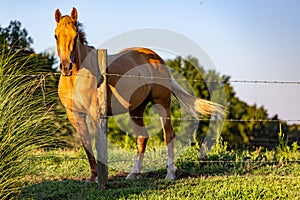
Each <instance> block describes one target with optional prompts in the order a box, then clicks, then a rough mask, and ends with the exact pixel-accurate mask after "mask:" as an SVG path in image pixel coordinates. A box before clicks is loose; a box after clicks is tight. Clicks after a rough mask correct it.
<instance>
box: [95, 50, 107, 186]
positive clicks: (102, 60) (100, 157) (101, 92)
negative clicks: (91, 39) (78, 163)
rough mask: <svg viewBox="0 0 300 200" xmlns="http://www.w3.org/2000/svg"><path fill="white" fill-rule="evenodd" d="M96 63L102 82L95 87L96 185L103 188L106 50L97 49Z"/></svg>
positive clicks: (105, 178)
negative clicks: (96, 109) (97, 128)
mask: <svg viewBox="0 0 300 200" xmlns="http://www.w3.org/2000/svg"><path fill="white" fill-rule="evenodd" d="M98 65H99V69H100V72H101V74H102V76H103V82H102V84H101V86H100V87H99V88H98V89H97V90H98V91H97V92H98V102H99V118H100V121H99V122H100V123H99V125H98V126H99V130H98V132H97V136H96V150H97V173H98V187H99V188H101V189H104V188H105V183H106V182H107V181H108V159H107V77H106V74H107V50H106V49H98Z"/></svg>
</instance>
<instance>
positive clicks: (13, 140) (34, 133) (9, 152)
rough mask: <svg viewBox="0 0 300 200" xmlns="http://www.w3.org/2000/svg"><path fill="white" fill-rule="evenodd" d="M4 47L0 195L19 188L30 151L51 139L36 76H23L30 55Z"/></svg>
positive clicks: (0, 48) (0, 52)
mask: <svg viewBox="0 0 300 200" xmlns="http://www.w3.org/2000/svg"><path fill="white" fill-rule="evenodd" d="M6 50H7V46H5V45H1V46H0V85H1V87H0V118H1V120H0V157H1V162H0V188H1V189H0V199H7V198H12V197H13V196H12V195H15V194H16V193H18V192H19V188H20V187H21V186H22V185H23V184H24V181H25V178H26V176H27V175H28V173H30V172H31V171H32V170H33V168H29V165H28V164H29V163H30V158H31V156H32V152H33V151H34V150H35V149H37V148H41V147H44V146H47V145H51V144H53V143H54V138H52V137H50V136H49V135H48V132H49V131H51V129H49V128H50V126H49V123H48V122H47V120H49V118H48V115H47V114H48V109H47V108H45V107H44V106H43V105H44V103H43V98H36V96H35V93H36V92H37V90H38V88H40V87H41V82H40V77H29V76H23V72H22V71H23V70H22V69H23V68H24V66H25V65H27V63H28V62H30V59H31V58H32V57H31V56H19V53H20V51H17V52H13V51H8V52H7V51H6ZM20 63H22V64H20Z"/></svg>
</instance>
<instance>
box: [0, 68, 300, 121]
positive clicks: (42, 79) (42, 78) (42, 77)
mask: <svg viewBox="0 0 300 200" xmlns="http://www.w3.org/2000/svg"><path fill="white" fill-rule="evenodd" d="M53 75H54V76H60V75H61V73H60V72H50V73H40V74H15V75H0V77H39V78H40V82H39V83H40V84H41V90H42V93H43V97H42V98H43V100H44V104H46V103H45V102H46V100H45V99H46V96H45V90H46V78H47V77H49V76H53ZM75 75H77V76H82V77H85V78H89V77H91V78H95V77H93V76H89V75H81V74H80V75H79V74H75ZM105 75H107V76H117V77H122V78H123V77H126V78H144V79H151V80H153V79H158V80H159V79H160V80H173V79H174V78H172V77H154V76H144V75H133V74H123V75H122V74H105ZM174 80H176V81H191V82H204V83H223V84H225V83H244V84H283V85H284V84H288V85H300V81H278V80H227V81H222V80H208V81H205V80H199V79H185V78H179V79H174ZM131 118H144V117H136V116H131ZM151 119H155V120H158V119H161V118H153V117H151ZM163 119H168V118H163ZM171 119H172V120H183V121H217V120H220V119H218V118H209V119H196V118H192V117H191V118H178V117H177V118H176V117H172V118H171ZM222 121H223V122H236V123H238V122H277V123H300V119H222Z"/></svg>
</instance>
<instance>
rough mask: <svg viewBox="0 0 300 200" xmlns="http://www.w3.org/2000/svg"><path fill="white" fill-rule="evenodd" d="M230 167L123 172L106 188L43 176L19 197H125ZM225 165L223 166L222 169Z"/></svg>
mask: <svg viewBox="0 0 300 200" xmlns="http://www.w3.org/2000/svg"><path fill="white" fill-rule="evenodd" d="M228 167H229V169H230V168H231V167H232V166H231V167H230V166H225V165H220V164H219V165H215V164H214V165H207V164H206V165H203V166H202V165H201V164H200V165H199V164H196V163H194V162H184V163H182V164H181V165H180V166H179V169H177V171H176V179H177V180H175V181H168V180H165V179H164V178H165V175H166V170H165V169H160V170H157V171H152V172H147V173H143V174H141V175H140V178H139V179H137V180H125V177H126V176H127V174H126V173H118V174H117V175H115V176H112V177H110V179H109V181H108V183H107V184H106V189H104V190H100V189H98V187H97V184H96V183H88V182H86V181H84V180H82V178H80V180H79V179H77V180H74V179H64V180H58V179H57V180H44V181H41V182H38V183H35V184H31V185H28V186H27V187H25V188H23V190H22V191H21V195H20V197H19V199H39V200H40V199H47V200H52V199H53V200H54V199H110V200H114V199H127V198H140V197H142V198H144V199H147V194H149V193H152V192H155V191H167V190H168V191H172V189H174V185H175V184H176V183H177V182H180V181H181V180H182V179H188V178H204V179H205V178H206V177H208V176H215V175H221V176H222V175H224V176H227V175H232V174H234V171H232V170H229V169H228ZM226 168H227V169H226Z"/></svg>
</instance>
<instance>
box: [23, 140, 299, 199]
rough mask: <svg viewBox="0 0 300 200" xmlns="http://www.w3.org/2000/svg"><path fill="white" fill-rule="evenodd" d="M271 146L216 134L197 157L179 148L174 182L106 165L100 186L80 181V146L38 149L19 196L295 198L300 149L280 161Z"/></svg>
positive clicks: (83, 168)
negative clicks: (131, 175) (245, 145)
mask: <svg viewBox="0 0 300 200" xmlns="http://www.w3.org/2000/svg"><path fill="white" fill-rule="evenodd" d="M284 148H286V147H284ZM291 148H294V149H298V147H291ZM277 151H278V150H277V149H273V150H264V149H263V148H258V149H256V150H254V151H250V150H228V149H227V145H226V142H225V141H223V140H222V139H219V140H218V141H217V145H216V146H215V147H214V148H213V149H212V150H211V151H210V152H208V154H207V157H206V158H202V159H199V149H196V148H195V147H191V148H190V149H188V150H187V151H184V153H183V154H182V155H181V156H180V157H178V159H177V160H176V163H175V164H176V167H177V177H178V179H177V180H175V181H167V180H164V175H165V173H166V170H165V169H160V170H157V171H154V172H148V173H145V174H142V175H141V177H140V179H139V180H130V181H129V180H124V179H125V176H126V174H124V173H123V172H120V171H115V170H112V169H109V175H110V180H109V182H108V183H107V185H106V189H105V190H99V189H98V188H97V186H96V184H95V183H86V182H84V181H83V180H85V179H84V177H87V176H88V174H87V172H88V168H89V167H88V165H87V164H86V161H85V160H84V159H83V158H84V157H85V156H84V152H83V149H79V150H76V151H55V152H54V151H47V152H38V153H36V154H35V155H34V159H33V160H32V161H33V162H32V165H37V166H39V169H40V170H39V171H36V173H33V174H31V175H30V179H29V180H28V186H27V187H24V188H23V190H22V192H21V195H20V198H19V199H160V198H161V199H195V198H199V199H298V198H299V197H300V193H299V191H300V190H299V189H300V187H299V185H300V178H299V177H300V163H299V159H300V152H299V151H294V152H293V153H292V154H293V158H292V157H289V158H287V160H286V162H284V163H282V164H280V159H281V158H282V157H281V156H280V155H276V154H277V153H278V152H277ZM275 155H276V156H275ZM119 156H121V157H122V156H123V157H124V154H122V153H119ZM283 156H284V155H283ZM293 159H297V160H298V162H294V161H295V160H293ZM124 164H125V163H124ZM130 164H132V163H130ZM70 191H72V192H70Z"/></svg>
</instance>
